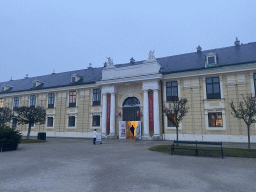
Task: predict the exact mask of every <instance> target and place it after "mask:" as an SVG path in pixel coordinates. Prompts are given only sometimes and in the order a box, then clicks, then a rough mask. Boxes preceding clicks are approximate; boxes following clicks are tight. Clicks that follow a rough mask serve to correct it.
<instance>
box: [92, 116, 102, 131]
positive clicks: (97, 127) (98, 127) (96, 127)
mask: <svg viewBox="0 0 256 192" xmlns="http://www.w3.org/2000/svg"><path fill="white" fill-rule="evenodd" d="M93 116H100V126H92V123H93ZM90 119H91V121H90V122H91V123H90V129H101V126H102V113H92V114H90Z"/></svg>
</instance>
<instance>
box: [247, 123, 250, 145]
mask: <svg viewBox="0 0 256 192" xmlns="http://www.w3.org/2000/svg"><path fill="white" fill-rule="evenodd" d="M247 131H248V149H249V150H251V142H250V125H247Z"/></svg>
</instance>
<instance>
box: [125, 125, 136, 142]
mask: <svg viewBox="0 0 256 192" xmlns="http://www.w3.org/2000/svg"><path fill="white" fill-rule="evenodd" d="M132 125H133V127H134V135H133V134H132V132H131V130H130V128H131V127H132ZM137 127H138V121H126V138H127V139H135V138H136V131H137V130H136V129H137Z"/></svg>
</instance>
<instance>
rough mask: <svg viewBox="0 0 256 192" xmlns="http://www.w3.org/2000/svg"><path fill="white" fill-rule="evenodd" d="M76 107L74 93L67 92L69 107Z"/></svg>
mask: <svg viewBox="0 0 256 192" xmlns="http://www.w3.org/2000/svg"><path fill="white" fill-rule="evenodd" d="M75 106H76V91H70V92H69V107H75Z"/></svg>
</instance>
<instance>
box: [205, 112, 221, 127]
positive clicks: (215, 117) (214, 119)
mask: <svg viewBox="0 0 256 192" xmlns="http://www.w3.org/2000/svg"><path fill="white" fill-rule="evenodd" d="M208 121H209V127H223V121H222V113H221V112H217V113H208Z"/></svg>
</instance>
